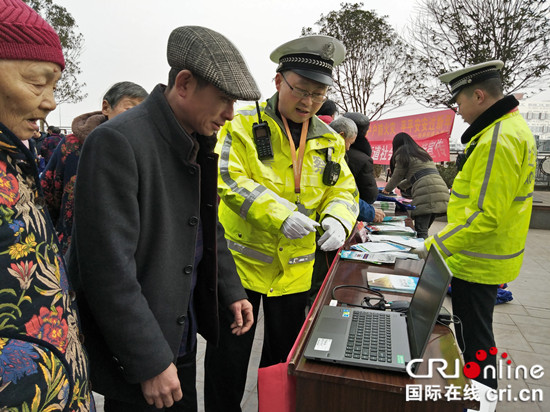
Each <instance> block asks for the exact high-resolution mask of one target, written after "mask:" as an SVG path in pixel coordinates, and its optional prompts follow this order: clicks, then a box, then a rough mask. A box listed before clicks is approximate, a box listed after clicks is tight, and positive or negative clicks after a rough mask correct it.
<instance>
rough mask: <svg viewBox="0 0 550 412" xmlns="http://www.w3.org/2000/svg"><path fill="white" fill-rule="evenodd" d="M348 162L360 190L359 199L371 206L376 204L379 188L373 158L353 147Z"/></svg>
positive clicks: (347, 153) (348, 152)
mask: <svg viewBox="0 0 550 412" xmlns="http://www.w3.org/2000/svg"><path fill="white" fill-rule="evenodd" d="M346 160H347V162H348V166H349V168H350V170H351V173H352V174H353V177H354V178H355V183H356V184H357V189H359V197H360V198H361V199H363V200H364V201H365V202H367V203H369V204H372V203H374V202H375V201H376V198H377V197H378V186H377V184H376V178H375V177H374V162H373V161H372V158H371V157H370V156H369V155H367V154H366V153H364V152H362V151H360V150H358V149H355V148H354V147H353V146H351V147H350V148H349V150H348V151H347V152H346Z"/></svg>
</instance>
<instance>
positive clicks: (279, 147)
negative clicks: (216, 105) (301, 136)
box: [215, 94, 359, 296]
mask: <svg viewBox="0 0 550 412" xmlns="http://www.w3.org/2000/svg"><path fill="white" fill-rule="evenodd" d="M277 101H278V94H275V95H274V96H273V97H272V98H271V99H270V100H269V101H267V102H264V103H262V104H261V105H260V110H261V117H262V120H263V121H266V122H267V123H268V125H269V129H270V131H271V142H272V146H273V153H274V158H273V159H270V160H264V161H261V160H259V159H258V153H257V151H256V146H255V144H254V139H253V136H252V125H253V123H255V122H258V116H257V112H256V108H255V106H250V107H245V108H243V109H242V110H240V111H238V112H237V114H236V115H235V118H234V119H233V120H232V121H231V122H226V123H225V125H224V126H223V128H222V129H221V130H220V132H219V133H218V143H217V145H216V148H215V151H216V153H218V154H219V155H220V161H219V177H218V193H219V195H220V198H221V202H220V207H219V219H220V222H221V223H222V224H223V226H224V228H225V236H226V239H227V242H228V246H229V249H230V250H231V252H232V253H233V257H234V259H235V263H236V264H237V270H238V272H239V275H240V277H241V280H242V283H243V286H244V287H245V288H247V289H250V290H253V291H255V292H259V293H263V294H267V295H268V296H282V295H287V294H291V293H299V292H305V291H307V290H309V288H310V286H311V275H312V270H313V262H314V257H315V248H316V245H315V233H310V234H309V235H307V236H305V237H304V238H302V239H292V240H291V239H287V238H286V237H285V236H284V235H283V234H282V232H281V230H280V229H281V226H282V224H283V222H284V221H285V219H286V218H287V217H289V216H290V215H291V214H292V213H293V212H294V211H296V210H299V211H301V212H302V213H304V214H305V215H306V216H308V217H310V218H311V219H314V220H315V219H316V214H318V215H319V222H321V221H322V219H323V218H324V217H325V216H328V215H330V216H332V217H334V218H336V219H337V220H338V221H339V222H340V223H342V225H343V226H344V228H345V229H346V231H347V233H348V235H349V233H350V232H351V230H352V229H353V226H354V224H355V221H356V219H357V215H358V213H359V205H358V201H359V200H358V199H359V198H358V191H357V188H356V185H355V180H354V178H353V175H352V174H351V171H350V170H349V168H348V166H347V164H346V162H345V160H344V154H345V146H344V140H343V139H342V138H341V137H340V136H339V135H338V134H336V133H335V132H334V131H333V130H332V129H331V128H330V127H328V126H327V125H326V124H325V123H323V122H322V121H321V120H319V119H318V118H317V117H316V116H314V117H313V118H312V119H311V121H310V124H309V130H308V133H307V141H306V150H305V154H304V159H303V167H302V177H301V193H300V198H299V201H300V202H299V204H297V203H296V202H297V196H296V193H295V189H294V173H293V168H292V157H291V151H290V144H289V141H288V138H287V136H286V133H285V132H284V125H283V123H282V121H281V119H279V118H278V117H277V115H276V114H275V107H276V105H277ZM328 148H333V149H334V153H333V154H332V160H333V161H335V162H338V163H339V164H340V166H341V172H340V178H339V179H338V182H337V183H336V185H334V186H327V185H325V184H323V181H322V177H323V171H324V169H325V164H326V160H327V149H328Z"/></svg>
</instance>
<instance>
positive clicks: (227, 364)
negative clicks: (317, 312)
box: [204, 290, 308, 412]
mask: <svg viewBox="0 0 550 412" xmlns="http://www.w3.org/2000/svg"><path fill="white" fill-rule="evenodd" d="M246 293H247V294H248V299H249V300H250V303H252V306H253V308H254V320H255V321H256V320H257V319H258V311H259V308H260V302H262V301H263V309H264V341H263V342H264V343H263V348H262V356H261V361H260V367H266V366H271V365H275V364H277V363H281V362H285V361H286V358H287V356H288V354H289V352H290V350H291V349H292V346H293V345H294V342H295V341H296V338H297V336H298V333H299V332H300V329H301V328H302V325H303V323H304V321H305V307H306V304H307V296H308V292H303V293H296V294H291V295H285V296H280V297H267V296H266V295H263V294H260V293H257V292H253V291H251V290H247V291H246ZM232 322H233V315H232V314H231V313H230V311H229V310H228V309H227V308H221V309H220V341H219V344H218V347H215V346H214V345H212V344H210V343H208V344H207V346H206V355H205V360H204V368H205V378H204V406H205V410H206V411H207V412H234V411H237V412H240V411H241V401H242V398H243V394H244V390H245V384H246V376H247V371H248V363H249V360H250V353H251V351H252V344H253V343H254V334H255V331H256V322H255V323H254V326H253V328H252V329H251V330H250V331H248V332H247V333H245V334H244V335H242V336H235V335H233V334H232V333H231V328H230V327H229V325H230V324H231V323H232Z"/></svg>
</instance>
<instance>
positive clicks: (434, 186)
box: [385, 150, 450, 217]
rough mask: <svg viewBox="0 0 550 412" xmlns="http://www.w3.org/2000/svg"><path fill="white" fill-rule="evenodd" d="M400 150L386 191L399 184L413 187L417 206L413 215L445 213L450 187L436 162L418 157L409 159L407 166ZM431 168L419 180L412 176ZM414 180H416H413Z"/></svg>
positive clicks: (404, 186) (413, 198)
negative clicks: (438, 169)
mask: <svg viewBox="0 0 550 412" xmlns="http://www.w3.org/2000/svg"><path fill="white" fill-rule="evenodd" d="M404 160H405V159H404V158H403V156H402V155H400V154H399V150H398V151H397V152H396V154H395V168H394V170H393V173H392V177H391V179H390V181H389V182H388V183H387V184H386V187H385V189H386V191H388V192H391V191H392V190H393V189H395V188H396V187H397V186H398V185H399V187H400V188H401V189H404V190H406V189H409V188H411V193H412V204H413V205H414V206H416V208H415V209H414V210H412V211H411V216H412V217H414V216H420V215H427V214H431V213H436V214H440V213H445V212H446V211H447V204H448V203H449V197H450V195H449V188H448V187H447V184H446V183H445V181H444V180H443V178H442V177H441V175H440V174H439V172H438V171H437V168H436V167H435V163H434V162H433V161H432V160H429V161H422V160H420V159H418V158H416V157H411V158H410V159H409V164H408V166H406V165H405V164H406V162H405V161H404ZM427 169H429V170H430V171H431V172H432V173H429V174H425V175H424V176H422V177H420V178H419V179H418V180H415V179H412V177H413V176H414V175H415V174H416V173H418V172H420V171H423V172H424V173H425V171H426V170H427ZM412 180H414V182H412V184H411V181H412Z"/></svg>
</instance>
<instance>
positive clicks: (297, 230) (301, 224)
mask: <svg viewBox="0 0 550 412" xmlns="http://www.w3.org/2000/svg"><path fill="white" fill-rule="evenodd" d="M317 226H319V223H317V222H316V221H315V220H313V219H310V218H309V217H307V216H306V215H304V214H302V213H300V212H292V214H291V215H290V216H289V217H287V218H286V220H285V221H284V222H283V225H282V226H281V232H283V235H285V236H286V237H287V238H288V239H301V238H303V237H304V236H307V235H309V234H310V233H311V232H313V231H314V230H315V228H316V227H317Z"/></svg>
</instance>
